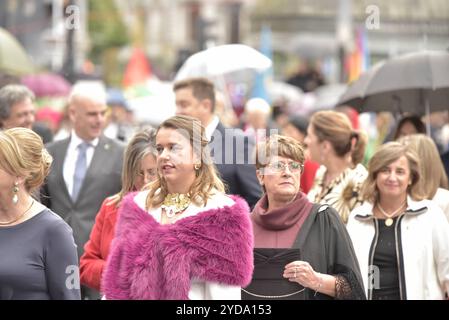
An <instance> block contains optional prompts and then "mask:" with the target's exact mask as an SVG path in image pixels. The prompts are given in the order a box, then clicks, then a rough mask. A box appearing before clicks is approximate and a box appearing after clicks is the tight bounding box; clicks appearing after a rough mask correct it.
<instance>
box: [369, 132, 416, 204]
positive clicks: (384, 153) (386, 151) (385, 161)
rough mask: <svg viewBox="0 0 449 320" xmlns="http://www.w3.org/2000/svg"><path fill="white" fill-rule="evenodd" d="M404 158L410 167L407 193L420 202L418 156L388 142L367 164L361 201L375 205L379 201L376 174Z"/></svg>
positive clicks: (409, 149)
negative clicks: (409, 181)
mask: <svg viewBox="0 0 449 320" xmlns="http://www.w3.org/2000/svg"><path fill="white" fill-rule="evenodd" d="M402 156H405V157H406V159H407V161H408V165H409V167H410V177H411V184H410V185H409V186H408V189H407V193H408V194H409V195H410V197H411V198H412V199H413V200H415V201H418V200H422V199H424V198H425V196H424V195H423V194H422V192H421V190H420V187H419V185H418V184H419V180H420V179H421V174H420V161H419V158H418V155H417V154H416V152H415V151H413V150H412V149H411V148H409V147H408V146H405V145H403V144H401V143H399V142H395V141H393V142H388V143H386V144H384V145H382V146H380V148H379V149H378V150H377V151H376V153H375V154H374V155H373V157H372V158H371V160H370V161H369V163H368V177H367V178H366V180H365V182H364V184H363V186H362V192H361V194H362V199H363V200H365V201H368V202H371V203H375V202H376V201H378V199H379V190H378V189H377V184H376V179H377V174H378V173H379V172H380V171H381V170H382V169H383V168H385V167H386V166H388V165H389V164H390V163H392V162H395V161H396V160H398V159H399V158H400V157H402Z"/></svg>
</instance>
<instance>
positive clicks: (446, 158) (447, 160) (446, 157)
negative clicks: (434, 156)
mask: <svg viewBox="0 0 449 320" xmlns="http://www.w3.org/2000/svg"><path fill="white" fill-rule="evenodd" d="M441 162H443V166H444V170H445V171H446V175H447V176H448V177H449V151H446V152H445V153H443V154H442V155H441Z"/></svg>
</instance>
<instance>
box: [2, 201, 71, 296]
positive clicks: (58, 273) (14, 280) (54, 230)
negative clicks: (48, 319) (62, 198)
mask: <svg viewBox="0 0 449 320" xmlns="http://www.w3.org/2000/svg"><path fill="white" fill-rule="evenodd" d="M0 257H1V258H0V300H28V299H35V300H51V299H55V300H68V299H80V289H79V269H78V257H77V252H76V245H75V242H74V240H73V235H72V229H71V228H70V227H69V226H68V225H67V223H66V222H64V220H63V219H61V218H60V217H59V216H58V215H56V214H55V213H53V212H52V211H50V210H49V209H45V210H43V211H41V212H40V213H38V214H37V215H35V216H34V217H32V218H30V219H29V220H27V221H24V222H22V223H20V224H18V225H15V226H10V227H0Z"/></svg>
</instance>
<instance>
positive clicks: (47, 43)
mask: <svg viewBox="0 0 449 320" xmlns="http://www.w3.org/2000/svg"><path fill="white" fill-rule="evenodd" d="M87 1H88V0H70V1H68V0H32V1H31V0H2V1H0V27H3V28H5V29H7V30H8V31H9V32H11V33H12V34H13V35H14V36H15V37H16V38H17V39H18V40H19V42H20V43H21V44H22V45H23V46H24V47H25V48H26V50H27V53H28V54H29V55H30V56H31V58H32V59H33V62H34V63H35V65H36V66H38V68H48V69H51V70H54V71H59V70H61V69H62V67H63V65H64V60H65V59H66V58H67V54H66V53H67V52H66V50H67V34H68V32H69V30H72V31H73V56H72V57H73V64H74V67H75V68H77V69H79V68H81V66H82V63H83V62H84V60H85V57H86V53H87V50H88V39H89V38H88V34H87ZM70 6H71V7H70Z"/></svg>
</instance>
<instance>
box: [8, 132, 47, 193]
mask: <svg viewBox="0 0 449 320" xmlns="http://www.w3.org/2000/svg"><path fill="white" fill-rule="evenodd" d="M52 161H53V158H52V157H51V155H50V154H49V153H48V152H47V150H46V149H45V148H44V144H43V142H42V138H41V137H40V136H39V135H38V134H37V133H35V132H34V131H32V130H30V129H27V128H11V129H8V130H5V131H0V166H1V167H2V169H4V170H5V171H6V172H8V173H9V174H11V175H14V176H18V177H22V178H24V179H25V189H26V190H27V192H29V193H31V192H33V191H35V190H37V189H38V188H39V187H40V186H41V185H42V184H43V183H44V180H45V178H46V177H47V175H48V174H49V172H50V166H51V163H52Z"/></svg>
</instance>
